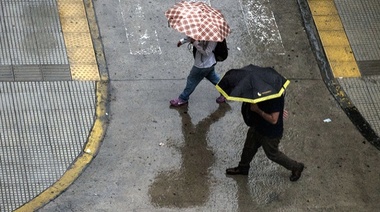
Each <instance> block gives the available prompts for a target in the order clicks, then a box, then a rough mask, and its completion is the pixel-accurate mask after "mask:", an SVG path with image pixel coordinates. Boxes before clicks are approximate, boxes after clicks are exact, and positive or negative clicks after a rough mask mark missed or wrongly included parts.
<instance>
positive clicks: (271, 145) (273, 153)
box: [261, 136, 304, 181]
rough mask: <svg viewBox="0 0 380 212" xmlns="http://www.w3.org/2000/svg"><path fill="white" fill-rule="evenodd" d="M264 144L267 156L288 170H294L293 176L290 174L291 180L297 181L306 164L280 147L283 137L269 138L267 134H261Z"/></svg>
mask: <svg viewBox="0 0 380 212" xmlns="http://www.w3.org/2000/svg"><path fill="white" fill-rule="evenodd" d="M261 140H262V146H263V149H264V152H265V154H266V155H267V157H268V158H269V159H270V160H272V161H273V162H275V163H277V164H280V165H281V166H283V167H285V168H286V169H288V170H291V171H292V176H290V180H291V181H296V180H298V178H300V176H301V172H302V171H303V168H304V165H303V164H302V163H298V162H297V161H295V160H293V159H290V158H289V157H288V156H286V155H285V154H284V153H282V152H281V151H280V150H279V149H278V145H279V143H280V140H281V138H280V137H279V138H268V137H266V136H261Z"/></svg>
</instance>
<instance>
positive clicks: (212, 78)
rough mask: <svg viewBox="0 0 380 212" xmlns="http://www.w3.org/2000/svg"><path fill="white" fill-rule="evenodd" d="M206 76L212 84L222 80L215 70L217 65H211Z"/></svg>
mask: <svg viewBox="0 0 380 212" xmlns="http://www.w3.org/2000/svg"><path fill="white" fill-rule="evenodd" d="M205 78H206V79H207V80H208V81H210V82H211V83H212V84H214V85H216V84H218V82H219V81H220V77H219V75H218V74H217V73H216V72H215V66H211V67H210V68H209V70H207V73H206V75H205Z"/></svg>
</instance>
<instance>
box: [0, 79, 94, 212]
mask: <svg viewBox="0 0 380 212" xmlns="http://www.w3.org/2000/svg"><path fill="white" fill-rule="evenodd" d="M95 98H96V97H95V83H94V82H90V81H64V82H0V182H1V186H0V194H1V199H0V211H12V210H14V209H16V208H18V207H19V206H21V205H22V204H24V203H25V202H28V201H29V200H31V199H33V198H34V197H35V196H36V195H38V194H39V193H40V192H42V191H43V190H45V189H46V188H48V187H49V186H51V185H52V184H53V183H54V182H56V180H57V179H59V178H60V177H61V176H62V175H63V174H64V172H65V171H66V169H67V168H68V167H69V165H70V164H71V163H72V162H73V161H74V160H75V158H76V157H77V156H78V155H79V154H80V153H81V152H82V148H83V145H84V143H85V142H86V140H87V137H88V134H89V132H90V130H91V128H92V124H93V122H94V118H95V117H94V108H95Z"/></svg>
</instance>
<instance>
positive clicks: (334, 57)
mask: <svg viewBox="0 0 380 212" xmlns="http://www.w3.org/2000/svg"><path fill="white" fill-rule="evenodd" d="M308 4H309V7H310V11H311V13H312V15H313V19H314V23H315V25H316V27H317V30H318V34H319V37H320V39H321V42H322V45H323V49H324V50H325V54H326V57H327V60H328V61H329V63H330V67H331V70H332V72H333V75H334V77H335V78H338V77H360V76H361V74H360V71H359V67H358V65H357V63H356V60H355V56H354V53H353V51H352V49H351V45H350V43H349V41H348V38H347V35H346V32H345V31H344V28H343V24H342V22H341V20H340V17H339V14H338V11H337V9H336V7H335V3H334V0H324V1H320V0H308Z"/></svg>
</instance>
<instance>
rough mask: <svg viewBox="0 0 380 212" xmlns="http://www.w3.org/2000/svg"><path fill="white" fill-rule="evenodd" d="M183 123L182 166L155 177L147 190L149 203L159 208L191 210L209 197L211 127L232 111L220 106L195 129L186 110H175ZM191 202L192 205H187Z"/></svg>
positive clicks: (211, 154) (211, 162)
mask: <svg viewBox="0 0 380 212" xmlns="http://www.w3.org/2000/svg"><path fill="white" fill-rule="evenodd" d="M175 109H176V110H177V111H178V113H179V115H180V117H181V119H182V133H183V138H184V140H185V142H184V145H183V146H181V147H180V148H179V149H180V152H181V155H182V165H181V168H180V169H179V170H170V171H165V172H161V173H160V174H158V175H157V176H156V178H155V180H154V182H153V184H152V185H151V187H150V189H149V194H150V196H151V201H152V203H153V204H154V205H156V206H159V207H176V208H191V207H194V206H201V205H203V204H205V203H206V202H207V201H208V198H209V195H210V181H209V179H210V173H209V169H210V167H211V166H212V165H213V163H214V161H215V157H214V153H213V150H212V149H211V148H210V147H209V146H208V144H207V134H208V132H209V129H210V126H211V125H212V124H213V123H215V122H217V121H218V120H219V119H220V118H222V117H223V116H224V115H225V114H226V112H227V111H229V110H231V107H230V106H229V105H228V104H220V105H219V107H218V109H217V110H215V111H214V112H213V113H212V114H210V115H209V116H207V117H206V118H204V119H203V120H201V121H200V122H199V123H198V124H196V125H194V124H193V123H192V121H191V117H190V115H189V113H188V108H187V106H183V107H181V108H175ZM188 200H191V201H188Z"/></svg>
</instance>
